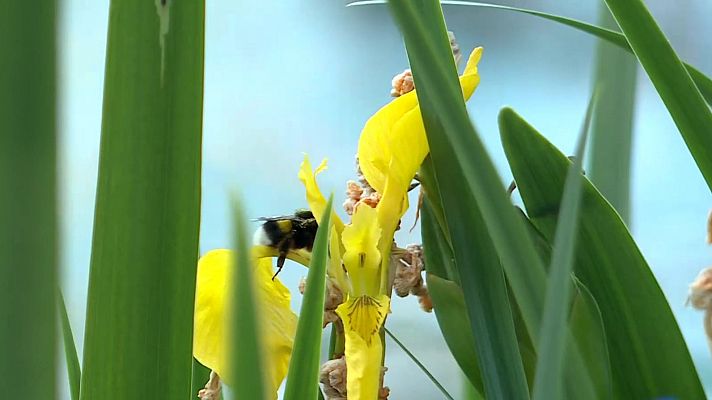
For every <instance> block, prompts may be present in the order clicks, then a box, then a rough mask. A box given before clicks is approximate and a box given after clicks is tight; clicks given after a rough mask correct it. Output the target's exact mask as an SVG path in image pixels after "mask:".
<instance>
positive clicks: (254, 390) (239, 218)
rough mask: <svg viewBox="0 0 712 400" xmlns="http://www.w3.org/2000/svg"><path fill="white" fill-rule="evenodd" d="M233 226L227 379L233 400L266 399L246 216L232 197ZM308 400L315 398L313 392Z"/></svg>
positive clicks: (258, 316) (258, 318) (258, 319)
mask: <svg viewBox="0 0 712 400" xmlns="http://www.w3.org/2000/svg"><path fill="white" fill-rule="evenodd" d="M233 226H234V232H233V235H234V245H233V246H234V249H235V258H234V261H233V262H235V265H234V266H233V268H232V271H233V278H232V282H234V283H235V284H234V285H233V287H234V289H233V290H234V292H233V293H231V296H232V301H233V303H232V304H233V306H232V310H234V311H233V312H232V315H230V316H229V319H230V322H229V324H230V326H231V327H232V338H231V339H230V340H231V343H232V353H231V354H230V365H231V373H232V376H231V377H230V382H231V383H232V386H231V387H230V388H231V389H232V392H233V393H234V398H236V399H255V400H259V399H267V398H268V396H267V390H266V385H265V384H266V381H265V379H266V378H265V373H264V371H265V370H264V367H265V366H264V362H263V360H264V356H263V354H262V352H263V351H264V349H263V347H262V338H261V337H260V329H259V326H260V325H259V324H260V315H258V314H257V310H256V308H257V304H256V301H257V300H256V297H257V294H256V293H255V286H256V285H255V280H254V275H253V272H252V269H253V268H254V266H253V263H252V261H251V260H250V248H249V245H248V241H249V239H248V238H249V237H250V236H249V234H248V232H247V219H246V218H245V215H244V212H243V210H242V206H241V205H240V204H239V202H237V201H235V200H233ZM311 398H312V399H315V398H316V394H314V397H311Z"/></svg>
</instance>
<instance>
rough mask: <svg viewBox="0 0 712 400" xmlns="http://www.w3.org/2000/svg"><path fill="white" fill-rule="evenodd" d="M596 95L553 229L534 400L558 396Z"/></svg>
mask: <svg viewBox="0 0 712 400" xmlns="http://www.w3.org/2000/svg"><path fill="white" fill-rule="evenodd" d="M596 101H597V98H596V95H595V94H594V95H593V96H592V97H591V100H590V101H589V104H588V109H587V111H586V117H585V118H584V124H583V128H582V131H581V135H580V137H579V140H578V144H577V145H576V156H575V158H574V162H573V164H572V165H571V166H570V167H569V170H568V172H567V176H566V183H565V186H564V194H563V197H562V199H561V211H560V218H559V220H558V221H559V223H558V224H557V226H556V236H555V238H554V246H553V254H552V257H551V266H550V267H549V278H548V281H547V285H546V300H545V303H544V305H545V306H544V315H543V317H542V325H541V333H540V334H539V343H538V346H537V349H538V352H539V353H538V355H539V357H538V360H537V364H536V377H535V380H534V387H533V391H532V398H533V399H536V400H544V399H558V398H560V397H561V394H562V392H561V389H562V387H563V384H562V381H563V379H562V370H563V365H562V363H563V361H564V350H565V348H566V343H567V340H566V335H567V332H568V329H567V315H568V313H569V310H568V307H567V306H568V302H567V301H566V300H567V299H569V297H570V296H571V294H570V293H571V285H572V282H571V271H572V269H573V259H574V248H575V246H576V230H577V228H578V222H579V209H580V203H581V192H582V180H583V175H582V174H581V163H582V160H583V155H584V149H585V148H586V140H587V138H588V132H589V127H590V124H591V117H592V114H593V106H594V103H595V102H596Z"/></svg>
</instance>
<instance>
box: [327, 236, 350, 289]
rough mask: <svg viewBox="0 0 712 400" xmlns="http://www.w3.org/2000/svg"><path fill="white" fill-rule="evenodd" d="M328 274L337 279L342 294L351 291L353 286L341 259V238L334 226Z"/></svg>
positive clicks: (330, 237)
mask: <svg viewBox="0 0 712 400" xmlns="http://www.w3.org/2000/svg"><path fill="white" fill-rule="evenodd" d="M326 274H327V275H328V276H329V277H331V278H333V279H336V284H337V285H338V286H339V289H341V291H342V293H348V292H349V291H350V290H351V284H350V283H349V280H348V279H347V278H346V272H345V271H344V266H343V261H342V258H341V237H340V236H339V235H338V233H336V228H335V227H334V226H333V225H332V227H331V234H330V235H329V265H328V266H327V271H326Z"/></svg>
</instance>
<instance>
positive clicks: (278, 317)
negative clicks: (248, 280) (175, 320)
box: [193, 250, 297, 399]
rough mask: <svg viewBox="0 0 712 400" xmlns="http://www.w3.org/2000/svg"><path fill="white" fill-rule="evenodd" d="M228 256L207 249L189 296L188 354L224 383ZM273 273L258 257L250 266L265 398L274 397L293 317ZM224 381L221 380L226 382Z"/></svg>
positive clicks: (229, 275) (294, 327) (285, 365)
mask: <svg viewBox="0 0 712 400" xmlns="http://www.w3.org/2000/svg"><path fill="white" fill-rule="evenodd" d="M232 257H233V255H232V252H231V251H230V250H212V251H209V252H208V253H206V254H205V255H204V256H203V257H201V258H200V260H199V261H198V275H197V280H196V293H195V318H194V322H193V323H194V329H193V355H194V356H195V359H196V360H198V361H200V363H201V364H203V365H205V366H206V367H208V368H210V369H212V370H213V371H215V372H216V373H217V374H218V375H220V377H221V379H222V380H223V382H225V383H226V384H227V385H229V384H230V381H229V379H230V376H231V374H230V371H229V368H230V365H229V363H228V358H229V354H230V350H229V349H230V346H229V344H230V342H229V338H230V337H231V336H230V333H229V332H228V330H227V327H228V326H229V325H228V324H226V323H225V321H226V318H227V315H228V310H229V309H228V307H229V305H230V298H229V293H230V288H231V287H232V285H233V282H232V278H233V274H232V273H230V268H232V265H233V264H232ZM273 274H274V271H273V268H272V260H271V259H270V258H262V259H260V260H257V261H256V263H255V273H254V279H255V282H256V283H257V287H256V290H255V296H257V304H258V307H259V309H258V310H257V311H258V313H259V316H260V317H261V319H260V322H261V325H262V335H261V337H262V345H263V346H264V349H263V355H264V357H265V362H264V364H263V365H265V366H267V368H266V371H265V374H267V375H266V376H265V382H266V385H267V386H266V387H267V388H268V390H267V393H272V394H273V398H275V399H276V398H277V389H278V388H279V386H280V385H281V383H282V381H283V380H284V378H285V376H287V369H288V368H289V358H290V356H291V354H292V345H293V343H294V334H295V332H296V330H297V316H296V315H295V314H294V312H292V310H291V308H290V305H289V302H290V293H289V289H287V288H286V287H285V286H284V285H283V284H282V282H280V281H279V278H275V279H274V281H273V280H272V275H273ZM226 378H227V380H226Z"/></svg>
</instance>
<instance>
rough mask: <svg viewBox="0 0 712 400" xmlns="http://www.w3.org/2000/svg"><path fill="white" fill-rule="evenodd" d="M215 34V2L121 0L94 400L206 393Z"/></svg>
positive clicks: (88, 357)
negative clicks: (209, 86) (204, 185)
mask: <svg viewBox="0 0 712 400" xmlns="http://www.w3.org/2000/svg"><path fill="white" fill-rule="evenodd" d="M203 38H204V2H203V1H187V2H182V1H175V0H154V1H143V0H123V1H112V3H111V7H110V12H109V31H108V43H107V61H106V73H105V82H104V105H103V120H102V137H101V148H100V160H99V176H98V184H97V197H96V211H95V220H94V238H93V243H92V257H91V271H90V277H89V294H88V305H87V321H86V336H85V340H84V344H85V347H84V362H83V371H82V372H83V374H82V385H81V398H82V399H86V400H93V399H102V400H111V399H121V400H123V399H129V398H133V397H135V396H136V393H137V392H136V391H137V390H140V391H141V396H142V397H146V398H166V399H182V398H187V396H189V395H190V396H191V397H192V396H194V394H192V395H191V394H190V390H191V367H192V365H191V364H192V358H191V354H192V330H193V329H192V328H193V301H194V293H195V273H196V265H197V260H198V233H199V223H200V179H201V174H200V165H201V135H202V133H201V130H202V98H203ZM107 366H110V367H107Z"/></svg>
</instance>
